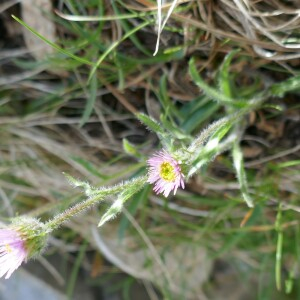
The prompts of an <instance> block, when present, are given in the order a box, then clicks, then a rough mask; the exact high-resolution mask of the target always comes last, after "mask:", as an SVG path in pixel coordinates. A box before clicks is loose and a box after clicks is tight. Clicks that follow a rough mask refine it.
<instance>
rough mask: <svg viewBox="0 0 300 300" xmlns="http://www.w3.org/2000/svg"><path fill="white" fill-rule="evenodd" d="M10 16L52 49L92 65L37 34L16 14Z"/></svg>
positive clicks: (90, 63)
mask: <svg viewBox="0 0 300 300" xmlns="http://www.w3.org/2000/svg"><path fill="white" fill-rule="evenodd" d="M12 18H14V19H15V20H16V21H17V22H19V23H20V24H21V25H23V26H24V27H25V28H26V29H28V30H29V31H30V32H32V33H33V34H34V35H35V36H37V37H38V38H40V39H41V40H42V41H44V42H45V43H46V44H48V45H50V46H51V47H53V48H54V49H56V50H57V51H59V52H61V53H63V54H65V55H67V56H69V57H71V58H73V59H75V60H77V61H79V62H81V63H83V64H87V65H93V63H92V62H90V61H88V60H86V59H84V58H81V57H79V56H77V55H74V54H73V53H71V52H70V51H67V50H65V49H62V48H60V47H59V46H58V45H56V44H55V43H53V42H51V41H49V40H47V39H46V38H44V37H43V36H42V35H41V34H39V33H38V32H37V31H35V30H34V29H33V28H32V27H30V26H29V25H27V24H26V23H25V22H23V21H21V20H20V19H19V18H17V17H16V16H14V15H12Z"/></svg>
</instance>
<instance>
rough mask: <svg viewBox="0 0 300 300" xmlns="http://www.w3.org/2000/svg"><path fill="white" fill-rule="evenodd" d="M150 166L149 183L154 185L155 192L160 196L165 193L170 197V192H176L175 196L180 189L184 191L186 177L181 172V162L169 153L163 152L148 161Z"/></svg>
mask: <svg viewBox="0 0 300 300" xmlns="http://www.w3.org/2000/svg"><path fill="white" fill-rule="evenodd" d="M147 163H148V165H149V178H148V182H149V183H151V184H152V183H154V188H153V190H154V191H155V192H156V193H157V194H159V193H163V194H164V196H165V197H168V195H169V194H170V192H171V191H172V190H174V195H175V193H176V191H177V189H178V187H180V186H181V187H182V188H183V189H184V180H183V178H184V175H183V173H182V172H181V167H180V164H179V162H178V161H177V160H176V159H174V158H173V157H172V156H171V155H170V154H169V153H167V152H166V151H164V150H162V151H159V152H157V153H155V154H154V155H153V156H152V157H151V158H149V159H148V161H147Z"/></svg>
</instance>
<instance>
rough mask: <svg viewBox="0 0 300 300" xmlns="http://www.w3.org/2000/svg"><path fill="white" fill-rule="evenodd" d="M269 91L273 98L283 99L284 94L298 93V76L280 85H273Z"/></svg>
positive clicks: (299, 88) (299, 82)
mask: <svg viewBox="0 0 300 300" xmlns="http://www.w3.org/2000/svg"><path fill="white" fill-rule="evenodd" d="M269 90H270V91H271V93H272V95H273V96H278V97H283V96H284V94H285V93H287V92H291V91H294V90H299V91H300V75H298V76H294V77H292V78H289V79H288V80H285V81H283V82H280V83H276V84H273V85H272V86H271V87H270V88H269Z"/></svg>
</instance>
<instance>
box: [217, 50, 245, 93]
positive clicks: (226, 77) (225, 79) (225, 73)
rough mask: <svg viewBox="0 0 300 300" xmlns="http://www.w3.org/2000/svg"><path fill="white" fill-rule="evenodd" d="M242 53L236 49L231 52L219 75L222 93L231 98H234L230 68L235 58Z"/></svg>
mask: <svg viewBox="0 0 300 300" xmlns="http://www.w3.org/2000/svg"><path fill="white" fill-rule="evenodd" d="M239 51H240V49H235V50H232V51H231V52H229V53H228V54H227V55H226V56H225V58H224V61H223V63H222V65H221V68H220V71H219V72H220V73H219V80H218V81H219V87H220V90H221V92H222V93H223V94H224V95H225V96H226V97H229V98H232V97H233V94H232V87H231V84H232V83H231V78H230V73H229V67H230V64H231V61H232V59H233V57H234V56H235V55H236V54H237V53H238V52H239Z"/></svg>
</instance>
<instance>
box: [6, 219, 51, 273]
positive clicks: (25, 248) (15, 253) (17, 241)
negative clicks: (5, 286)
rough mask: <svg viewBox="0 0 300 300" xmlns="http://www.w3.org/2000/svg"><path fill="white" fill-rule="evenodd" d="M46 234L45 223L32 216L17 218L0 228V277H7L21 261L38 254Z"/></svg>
mask: <svg viewBox="0 0 300 300" xmlns="http://www.w3.org/2000/svg"><path fill="white" fill-rule="evenodd" d="M47 236H48V233H47V230H46V227H45V225H44V224H43V223H41V222H39V221H38V220H36V219H33V218H18V219H15V220H14V221H13V222H12V224H11V225H10V226H9V227H6V228H3V229H0V278H1V277H3V276H4V275H6V276H5V279H8V278H9V277H10V276H11V274H12V273H13V272H14V271H15V270H16V269H17V268H18V267H19V266H20V265H21V264H22V262H24V261H25V262H26V261H27V260H28V259H30V258H32V257H35V256H36V255H38V254H40V253H41V251H42V250H43V249H44V248H45V246H46V243H47Z"/></svg>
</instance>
